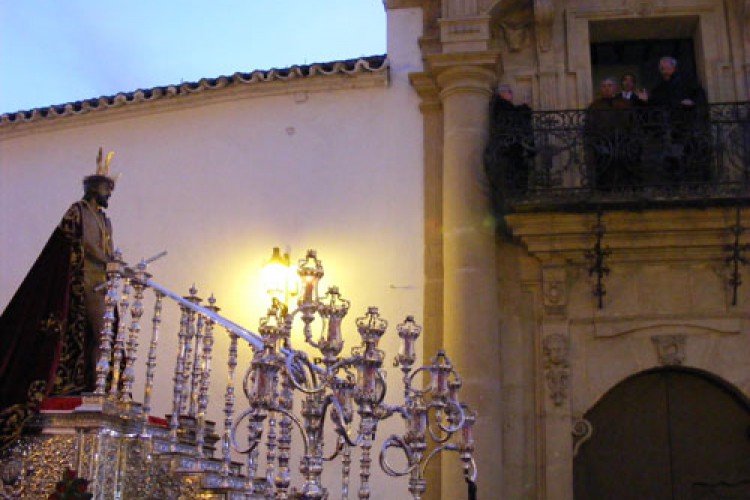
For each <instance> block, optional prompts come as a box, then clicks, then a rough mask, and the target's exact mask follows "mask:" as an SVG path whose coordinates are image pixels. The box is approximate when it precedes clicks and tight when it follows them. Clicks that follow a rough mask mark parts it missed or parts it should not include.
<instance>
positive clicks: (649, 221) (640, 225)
mask: <svg viewBox="0 0 750 500" xmlns="http://www.w3.org/2000/svg"><path fill="white" fill-rule="evenodd" d="M735 213H736V210H735V209H732V208H723V207H716V208H704V209H698V208H694V209H691V208H681V209H665V210H649V211H643V212H626V211H610V212H604V214H603V222H604V223H605V224H606V227H607V232H606V235H605V238H606V241H607V246H608V247H609V248H610V249H611V251H612V254H611V256H610V257H609V258H608V259H609V261H610V262H648V261H661V262H664V261H691V260H722V261H723V260H724V259H725V258H726V251H725V250H724V245H725V244H727V242H728V239H727V238H728V234H729V233H728V228H729V227H730V225H731V224H732V223H733V221H734V219H735ZM742 217H743V218H745V217H750V210H748V209H743V210H742ZM505 221H506V223H507V225H508V228H509V229H510V231H511V232H512V234H513V236H514V237H515V238H518V239H519V240H520V241H521V243H522V244H523V245H524V246H525V247H526V248H527V250H528V252H529V253H530V254H531V255H533V256H535V257H537V258H540V259H542V260H543V261H548V260H553V259H563V260H566V261H570V262H574V263H579V264H583V263H585V262H584V261H585V259H584V256H583V253H584V251H585V250H587V249H589V248H590V247H591V243H592V241H593V240H592V239H593V236H592V231H591V228H592V227H593V225H594V224H595V223H596V214H595V213H564V212H548V213H517V214H511V215H506V216H505ZM743 242H744V240H743Z"/></svg>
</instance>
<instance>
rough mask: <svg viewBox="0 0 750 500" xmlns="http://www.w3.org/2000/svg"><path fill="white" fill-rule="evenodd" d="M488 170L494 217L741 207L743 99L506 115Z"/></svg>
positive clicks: (746, 151) (747, 171) (747, 175)
mask: <svg viewBox="0 0 750 500" xmlns="http://www.w3.org/2000/svg"><path fill="white" fill-rule="evenodd" d="M485 168H486V171H487V176H488V180H489V184H490V189H491V190H492V193H493V198H494V202H495V208H496V210H497V211H498V212H499V213H500V214H510V213H516V212H530V211H532V212H543V211H583V212H589V211H594V210H599V209H617V208H621V209H646V208H662V207H664V208H672V207H679V206H693V207H705V206H722V205H738V204H741V205H744V204H747V202H748V201H750V102H737V103H720V104H711V105H707V106H704V107H701V108H700V109H684V110H676V109H664V108H658V107H641V108H633V109H628V110H566V111H534V112H531V111H528V110H527V111H526V112H524V111H520V110H519V111H512V112H507V113H504V114H503V115H502V116H499V117H497V118H496V119H495V120H493V124H492V130H491V135H490V140H489V144H488V146H487V149H486V151H485Z"/></svg>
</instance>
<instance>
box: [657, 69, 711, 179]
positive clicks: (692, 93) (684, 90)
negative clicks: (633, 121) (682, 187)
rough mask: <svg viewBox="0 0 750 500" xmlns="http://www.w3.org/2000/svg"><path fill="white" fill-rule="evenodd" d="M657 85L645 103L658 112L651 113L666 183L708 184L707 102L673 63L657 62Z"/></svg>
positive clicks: (695, 83) (698, 86) (701, 89)
mask: <svg viewBox="0 0 750 500" xmlns="http://www.w3.org/2000/svg"><path fill="white" fill-rule="evenodd" d="M659 73H660V74H661V77H662V79H661V81H660V82H659V83H658V84H657V85H656V86H655V87H654V88H653V89H652V90H651V92H650V94H649V96H648V103H649V105H651V106H656V107H658V108H660V109H661V113H652V114H651V115H650V116H651V120H653V119H659V118H660V119H659V122H660V123H658V124H652V125H653V126H655V127H657V128H660V129H661V130H662V131H663V132H662V134H661V136H662V137H661V138H660V139H661V141H663V146H662V149H663V157H664V163H663V169H664V172H663V177H664V179H663V180H664V181H666V182H667V183H670V184H673V183H684V182H688V183H689V182H701V181H706V180H708V172H709V163H710V157H711V154H710V151H711V147H710V139H709V136H710V134H707V132H708V131H707V129H706V124H707V120H706V118H707V116H706V111H707V106H706V105H707V99H706V92H705V91H704V90H703V87H701V85H700V84H699V83H698V82H697V81H695V80H693V79H692V78H689V77H688V76H687V75H685V74H683V73H682V72H680V71H678V70H677V60H676V59H675V58H673V57H669V56H666V57H662V58H661V59H660V60H659Z"/></svg>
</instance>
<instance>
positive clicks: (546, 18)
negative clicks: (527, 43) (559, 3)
mask: <svg viewBox="0 0 750 500" xmlns="http://www.w3.org/2000/svg"><path fill="white" fill-rule="evenodd" d="M554 22H555V4H554V2H553V1H552V0H534V24H535V27H536V43H537V46H538V47H539V50H540V51H542V52H547V51H549V49H550V48H552V26H553V24H554Z"/></svg>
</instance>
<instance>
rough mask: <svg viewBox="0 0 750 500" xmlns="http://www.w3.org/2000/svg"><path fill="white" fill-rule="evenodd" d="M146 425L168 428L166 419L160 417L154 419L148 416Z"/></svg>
mask: <svg viewBox="0 0 750 500" xmlns="http://www.w3.org/2000/svg"><path fill="white" fill-rule="evenodd" d="M148 423H149V424H151V425H158V426H159V427H169V423H168V422H167V419H166V418H161V417H154V416H150V415H149V417H148Z"/></svg>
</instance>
